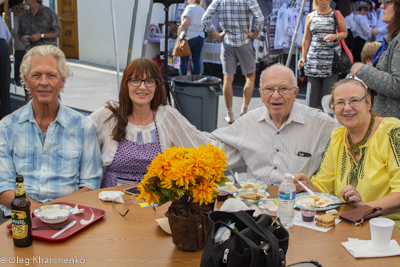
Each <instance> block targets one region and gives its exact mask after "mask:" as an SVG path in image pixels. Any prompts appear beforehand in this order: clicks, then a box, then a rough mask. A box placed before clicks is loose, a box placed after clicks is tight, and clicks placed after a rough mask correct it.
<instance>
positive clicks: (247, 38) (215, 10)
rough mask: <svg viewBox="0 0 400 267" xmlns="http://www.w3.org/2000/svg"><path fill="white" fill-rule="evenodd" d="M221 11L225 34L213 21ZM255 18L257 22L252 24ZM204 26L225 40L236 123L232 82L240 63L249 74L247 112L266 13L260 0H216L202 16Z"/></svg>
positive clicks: (227, 92)
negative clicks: (257, 41) (256, 45)
mask: <svg viewBox="0 0 400 267" xmlns="http://www.w3.org/2000/svg"><path fill="white" fill-rule="evenodd" d="M216 14H218V18H219V24H220V27H221V29H222V30H223V31H222V33H218V32H217V30H216V29H215V27H214V25H213V24H212V19H213V17H214V16H215V15H216ZM253 19H254V24H253V25H252V22H253ZM202 22H203V26H204V29H205V30H206V31H207V32H208V33H209V34H212V36H214V38H216V39H218V40H222V39H223V42H222V43H221V62H222V72H223V74H224V83H223V87H222V90H223V95H224V100H225V106H226V109H227V116H226V117H225V120H226V122H227V123H233V121H234V113H233V110H232V100H233V88H232V83H233V79H234V76H235V73H236V68H237V64H238V62H240V68H241V69H242V74H243V75H245V77H246V83H245V85H244V88H243V105H242V110H241V113H240V116H242V115H244V114H246V113H247V108H248V105H249V103H250V100H251V96H252V95H253V92H254V82H255V78H256V73H255V71H256V63H255V62H256V57H255V51H254V48H253V42H252V40H253V39H257V37H258V35H259V33H260V31H261V29H262V27H263V24H264V16H263V14H262V12H261V9H260V7H259V5H258V2H257V0H214V1H212V3H211V4H210V5H209V6H208V8H207V10H206V12H205V13H204V16H203V18H202Z"/></svg>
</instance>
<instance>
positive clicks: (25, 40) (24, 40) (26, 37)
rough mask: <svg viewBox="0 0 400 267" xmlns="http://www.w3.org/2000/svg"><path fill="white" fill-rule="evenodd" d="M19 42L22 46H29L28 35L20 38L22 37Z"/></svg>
mask: <svg viewBox="0 0 400 267" xmlns="http://www.w3.org/2000/svg"><path fill="white" fill-rule="evenodd" d="M21 42H22V43H23V44H24V45H29V44H30V40H29V35H24V36H22V37H21Z"/></svg>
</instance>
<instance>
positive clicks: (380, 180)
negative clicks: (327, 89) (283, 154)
mask: <svg viewBox="0 0 400 267" xmlns="http://www.w3.org/2000/svg"><path fill="white" fill-rule="evenodd" d="M330 106H331V108H333V110H334V113H335V116H336V118H337V120H338V121H339V122H340V123H341V124H342V125H343V126H344V127H341V128H337V129H335V130H334V131H333V132H332V136H331V140H330V141H329V143H328V145H327V147H326V149H325V153H324V155H323V157H322V160H321V165H320V167H319V169H318V171H317V173H316V174H315V175H313V176H312V177H311V180H310V179H309V178H308V177H307V176H306V175H305V174H298V175H295V177H296V178H295V182H296V188H297V190H298V191H301V190H302V187H301V186H300V185H299V184H298V183H297V180H301V181H302V182H303V183H305V184H306V185H307V186H308V187H309V188H311V190H313V191H315V192H323V193H327V194H331V195H335V196H337V197H338V198H340V199H341V200H342V201H355V203H354V204H353V205H354V206H356V207H359V206H362V205H364V204H367V205H370V206H379V207H382V213H383V215H387V216H385V217H388V218H391V219H393V220H395V222H396V228H397V229H400V120H398V119H396V118H382V117H379V116H376V115H375V114H374V112H373V111H372V110H371V106H372V103H371V93H370V91H368V89H367V86H366V85H365V84H364V82H363V81H361V80H360V79H358V78H356V77H355V78H346V79H344V80H341V81H339V82H337V83H336V84H335V86H334V89H333V91H332V99H331V103H330Z"/></svg>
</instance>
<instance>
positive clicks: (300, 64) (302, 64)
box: [297, 58, 306, 69]
mask: <svg viewBox="0 0 400 267" xmlns="http://www.w3.org/2000/svg"><path fill="white" fill-rule="evenodd" d="M305 61H306V60H305V59H302V58H300V59H299V61H298V62H297V69H301V68H302V67H304V62H305Z"/></svg>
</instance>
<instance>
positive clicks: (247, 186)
mask: <svg viewBox="0 0 400 267" xmlns="http://www.w3.org/2000/svg"><path fill="white" fill-rule="evenodd" d="M243 188H254V187H253V185H252V184H245V185H244V186H243Z"/></svg>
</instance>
